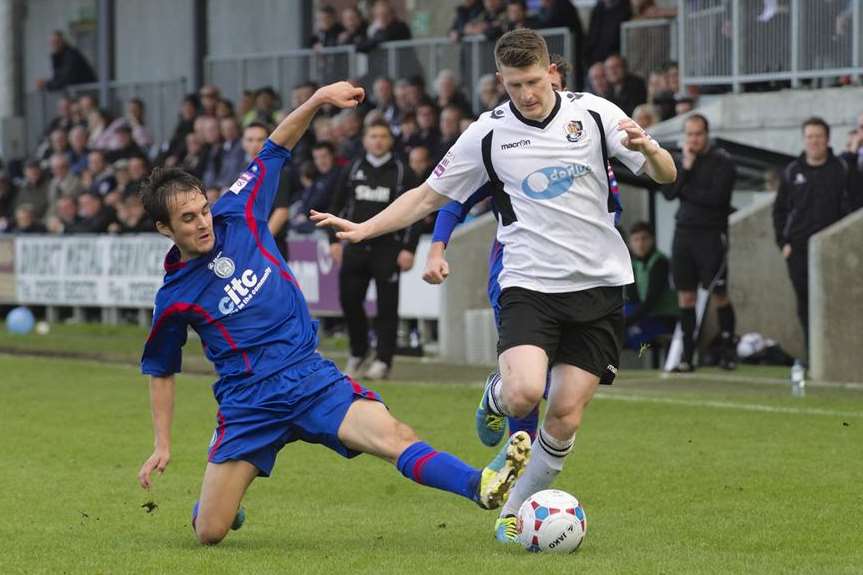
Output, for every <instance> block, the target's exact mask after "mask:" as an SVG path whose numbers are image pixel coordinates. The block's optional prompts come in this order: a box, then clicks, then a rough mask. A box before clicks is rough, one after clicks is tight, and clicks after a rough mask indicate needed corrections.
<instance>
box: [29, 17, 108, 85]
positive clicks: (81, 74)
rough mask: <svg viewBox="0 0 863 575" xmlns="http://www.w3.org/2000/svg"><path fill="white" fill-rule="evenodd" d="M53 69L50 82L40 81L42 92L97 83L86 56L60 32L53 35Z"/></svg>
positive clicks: (37, 83)
mask: <svg viewBox="0 0 863 575" xmlns="http://www.w3.org/2000/svg"><path fill="white" fill-rule="evenodd" d="M51 69H52V71H53V75H52V76H51V79H49V80H38V81H37V82H36V87H37V88H38V89H40V90H62V89H64V88H66V87H67V86H74V85H77V84H89V83H91V82H95V81H96V73H95V72H93V68H92V67H91V66H90V63H89V62H87V59H86V58H85V57H84V55H83V54H82V53H81V52H80V51H79V50H78V49H77V48H75V47H74V46H70V45H69V44H68V43H67V42H66V38H65V37H64V36H63V33H62V32H60V31H59V30H57V31H55V32H54V33H53V34H51Z"/></svg>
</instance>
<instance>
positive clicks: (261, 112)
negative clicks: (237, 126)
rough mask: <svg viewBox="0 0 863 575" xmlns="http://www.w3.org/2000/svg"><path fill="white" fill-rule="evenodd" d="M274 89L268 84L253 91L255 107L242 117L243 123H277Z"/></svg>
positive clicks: (276, 96) (273, 124) (276, 98)
mask: <svg viewBox="0 0 863 575" xmlns="http://www.w3.org/2000/svg"><path fill="white" fill-rule="evenodd" d="M278 99H279V97H278V95H277V94H276V91H275V90H273V89H272V88H271V87H269V86H265V87H263V88H260V89H259V90H258V91H257V92H255V107H254V108H253V109H252V110H250V111H249V112H247V113H246V115H245V116H244V117H243V125H244V126H248V125H249V124H251V123H253V122H260V123H262V124H264V125H266V126H275V125H276V124H278V123H279V122H278V120H279V118H278V114H277V110H276V105H277V102H278Z"/></svg>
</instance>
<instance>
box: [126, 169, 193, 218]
mask: <svg viewBox="0 0 863 575" xmlns="http://www.w3.org/2000/svg"><path fill="white" fill-rule="evenodd" d="M184 192H198V193H200V194H203V195H204V196H206V194H205V193H204V185H203V184H202V183H201V180H199V179H198V178H196V177H195V176H193V175H192V174H190V173H189V172H186V171H184V170H181V169H179V168H155V169H154V170H153V171H152V172H150V175H149V176H148V177H147V178H145V179H144V182H143V183H142V184H141V189H140V191H139V192H138V194H139V195H140V196H141V202H143V204H144V210H145V211H146V212H147V215H148V216H150V219H151V220H153V222H162V223H163V224H165V225H167V226H169V227H170V225H171V210H170V206H169V203H170V202H171V200H172V199H173V198H174V196H176V195H177V194H180V193H184Z"/></svg>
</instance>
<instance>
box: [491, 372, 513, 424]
mask: <svg viewBox="0 0 863 575" xmlns="http://www.w3.org/2000/svg"><path fill="white" fill-rule="evenodd" d="M488 409H489V411H491V412H492V413H493V414H495V415H510V414H509V411H508V410H507V408H506V404H505V403H504V402H503V378H502V377H501V376H500V374H497V376H496V378H495V380H494V382H492V384H491V389H489V392H488Z"/></svg>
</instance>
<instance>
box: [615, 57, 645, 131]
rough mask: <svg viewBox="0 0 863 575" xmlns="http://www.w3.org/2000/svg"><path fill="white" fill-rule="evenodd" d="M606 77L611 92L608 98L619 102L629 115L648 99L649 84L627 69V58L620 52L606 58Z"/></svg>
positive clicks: (616, 102)
mask: <svg viewBox="0 0 863 575" xmlns="http://www.w3.org/2000/svg"><path fill="white" fill-rule="evenodd" d="M605 77H606V78H607V79H608V85H609V88H610V92H609V94H608V99H609V100H611V101H612V102H614V103H615V104H617V105H618V106H619V107H620V109H621V110H623V112H624V113H625V114H626V115H627V116H632V111H633V110H635V107H636V106H639V105H641V104H643V103H645V102H646V101H647V86H646V85H645V84H644V80H642V79H641V78H639V77H638V76H636V75H635V74H631V73H630V72H629V70H627V69H626V60H624V59H623V57H622V56H620V55H619V54H612V55H611V56H609V57H608V58H606V60H605Z"/></svg>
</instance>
